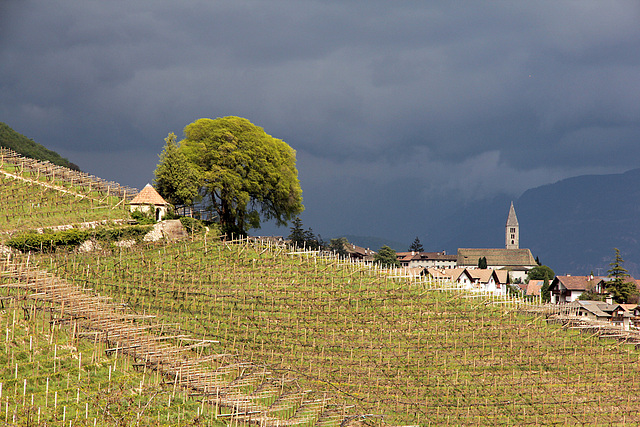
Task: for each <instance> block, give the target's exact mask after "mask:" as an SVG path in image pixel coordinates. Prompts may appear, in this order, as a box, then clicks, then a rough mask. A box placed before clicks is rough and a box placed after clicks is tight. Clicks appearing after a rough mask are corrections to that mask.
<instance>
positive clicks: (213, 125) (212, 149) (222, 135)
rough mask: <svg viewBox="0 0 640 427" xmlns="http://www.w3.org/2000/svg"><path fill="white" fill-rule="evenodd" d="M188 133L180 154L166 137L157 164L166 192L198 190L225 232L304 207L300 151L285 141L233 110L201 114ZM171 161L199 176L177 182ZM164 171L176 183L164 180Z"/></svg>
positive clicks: (281, 221)
mask: <svg viewBox="0 0 640 427" xmlns="http://www.w3.org/2000/svg"><path fill="white" fill-rule="evenodd" d="M184 135H185V138H184V139H183V140H182V141H180V143H179V146H178V147H177V152H178V154H176V153H173V151H172V150H173V149H172V148H169V147H170V143H169V141H167V146H166V147H165V152H166V154H165V156H164V157H163V156H162V155H161V159H160V164H159V165H158V168H157V169H156V182H157V184H158V187H159V188H158V191H159V192H160V194H161V195H162V196H163V197H167V199H168V200H171V199H172V198H175V199H181V198H182V200H183V201H187V200H188V199H189V197H182V196H180V195H179V193H180V192H182V194H187V195H188V196H190V195H192V194H194V191H196V192H197V193H199V194H200V195H201V196H203V197H205V198H206V200H207V202H208V203H211V205H212V207H213V210H214V211H215V212H216V213H217V214H218V217H219V220H220V225H221V228H222V231H223V232H225V233H230V232H233V233H240V234H245V233H246V232H247V230H248V229H250V228H259V227H260V221H261V219H263V220H275V222H276V224H277V225H286V224H287V222H288V221H290V220H292V219H293V218H295V217H296V215H298V214H300V213H301V212H302V211H303V209H304V207H303V205H302V189H301V188H300V181H299V180H298V170H297V169H296V153H295V150H293V149H292V148H291V147H290V146H289V145H288V144H287V143H285V142H284V141H282V140H280V139H277V138H274V137H272V136H271V135H268V134H267V133H266V132H265V131H264V129H262V128H261V127H259V126H256V125H254V124H253V123H251V122H250V121H249V120H247V119H244V118H241V117H234V116H229V117H223V118H218V119H215V120H212V119H199V120H196V121H195V122H193V123H191V124H189V125H187V126H186V127H185V128H184ZM168 148H169V150H167V149H168ZM181 156H184V158H182V157H181ZM172 163H173V164H174V165H176V164H177V165H180V167H181V168H184V167H187V166H188V172H187V175H189V174H190V172H191V171H193V173H194V175H193V176H194V177H195V178H196V179H195V180H193V181H192V180H191V179H185V180H183V181H180V183H178V184H176V185H174V184H173V183H175V180H176V178H175V177H169V174H166V173H164V171H165V170H167V169H168V170H170V169H171V168H169V167H167V165H168V164H172ZM185 170H187V169H185ZM165 176H167V177H169V178H168V180H169V182H171V183H172V184H171V185H169V184H168V183H167V184H162V185H160V181H162V180H164V177H165ZM178 190H180V191H178Z"/></svg>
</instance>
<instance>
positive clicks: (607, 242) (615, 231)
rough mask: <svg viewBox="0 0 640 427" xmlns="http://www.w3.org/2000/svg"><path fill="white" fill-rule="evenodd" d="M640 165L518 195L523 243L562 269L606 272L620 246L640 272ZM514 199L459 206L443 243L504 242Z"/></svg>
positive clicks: (441, 236) (442, 231) (442, 229)
mask: <svg viewBox="0 0 640 427" xmlns="http://www.w3.org/2000/svg"><path fill="white" fill-rule="evenodd" d="M639 196H640V169H635V170H631V171H628V172H626V173H622V174H611V175H585V176H578V177H574V178H569V179H565V180H562V181H559V182H556V183H554V184H549V185H544V186H541V187H537V188H533V189H530V190H527V191H525V192H524V193H523V194H522V195H521V196H520V197H519V198H517V199H515V200H513V202H514V206H515V209H516V213H517V215H518V221H519V223H520V247H525V248H529V249H531V252H532V253H533V255H534V256H537V257H539V258H540V261H541V262H542V263H544V264H546V265H549V266H550V267H551V268H553V269H554V271H555V272H556V273H557V274H572V275H588V274H589V273H590V272H591V271H593V272H594V274H596V275H606V274H607V270H608V269H609V263H610V262H611V260H612V259H613V254H614V251H613V248H619V249H620V253H621V254H622V257H623V259H624V260H625V268H627V269H628V270H629V272H630V273H631V274H632V275H634V276H635V277H640V223H639V222H638V220H637V218H638V216H639V214H640V206H638V203H637V202H636V201H637V200H638V197H639ZM511 200H512V199H511V198H509V197H507V196H498V197H495V198H493V199H486V200H481V201H477V202H475V203H474V205H473V206H472V207H466V208H461V209H458V210H457V211H456V212H453V213H452V214H451V215H449V216H448V217H447V218H446V219H443V220H441V222H440V223H438V226H436V227H433V231H432V239H433V241H435V242H442V244H441V245H439V246H437V247H438V248H440V247H443V248H446V249H447V250H448V251H455V250H456V249H457V248H458V247H498V248H499V247H503V246H504V226H505V222H506V220H507V213H508V209H509V203H510V201H511Z"/></svg>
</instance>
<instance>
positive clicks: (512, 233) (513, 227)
mask: <svg viewBox="0 0 640 427" xmlns="http://www.w3.org/2000/svg"><path fill="white" fill-rule="evenodd" d="M505 246H506V248H507V249H519V248H520V226H519V225H518V217H517V216H516V210H515V209H514V208H513V202H511V207H510V208H509V216H508V217H507V226H506V228H505Z"/></svg>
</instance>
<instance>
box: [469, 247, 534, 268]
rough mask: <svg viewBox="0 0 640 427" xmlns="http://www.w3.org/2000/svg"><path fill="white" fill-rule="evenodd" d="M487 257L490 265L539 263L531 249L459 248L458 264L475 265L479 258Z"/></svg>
mask: <svg viewBox="0 0 640 427" xmlns="http://www.w3.org/2000/svg"><path fill="white" fill-rule="evenodd" d="M482 257H485V258H487V265H489V266H504V267H535V266H536V265H538V264H537V263H536V260H535V259H534V258H533V255H531V251H530V250H529V249H468V248H460V249H458V265H459V266H464V267H472V266H473V267H475V266H477V265H478V260H479V259H480V258H482Z"/></svg>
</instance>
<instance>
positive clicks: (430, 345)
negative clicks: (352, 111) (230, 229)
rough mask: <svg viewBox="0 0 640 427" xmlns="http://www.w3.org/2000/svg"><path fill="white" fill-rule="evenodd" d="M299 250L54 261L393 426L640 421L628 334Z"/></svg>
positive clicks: (172, 248) (217, 249) (175, 249)
mask: <svg viewBox="0 0 640 427" xmlns="http://www.w3.org/2000/svg"><path fill="white" fill-rule="evenodd" d="M299 257H300V255H297V256H293V257H292V256H287V255H284V254H275V253H274V252H272V251H269V250H266V249H264V248H254V247H251V246H249V245H244V246H236V245H225V244H220V243H215V242H211V241H209V242H207V243H205V242H204V241H202V240H200V241H196V242H193V243H180V244H176V245H169V246H166V247H150V248H148V249H146V250H140V249H136V250H133V251H122V252H120V253H117V254H112V255H101V256H96V255H80V256H74V257H57V258H56V259H54V260H53V263H55V265H56V268H57V271H58V273H59V274H60V275H64V276H67V277H69V278H72V279H74V280H76V281H77V282H78V283H79V284H82V285H83V286H90V287H93V288H95V289H96V290H97V291H98V292H100V293H103V294H106V295H110V296H112V297H114V298H116V299H117V300H121V301H123V302H126V303H128V304H130V305H131V306H132V307H133V308H134V309H135V310H136V311H139V312H141V311H146V312H155V313H158V314H159V315H160V318H162V319H165V320H167V321H174V322H178V323H179V324H180V325H181V327H182V328H183V330H187V331H188V332H190V333H191V334H193V335H194V336H198V337H206V338H211V339H218V340H220V341H221V347H220V348H215V349H212V351H229V352H237V353H239V354H240V355H243V356H244V357H245V358H246V359H251V360H253V361H256V362H259V363H264V364H268V365H269V366H270V367H271V368H274V369H275V371H276V372H278V369H279V370H280V372H293V373H295V375H296V376H297V377H298V378H299V382H300V383H301V384H302V386H303V388H308V389H309V390H313V391H314V392H315V393H316V396H318V397H325V396H328V397H332V398H333V402H335V403H338V404H342V402H345V403H346V404H348V405H355V406H356V408H354V409H353V410H351V411H349V412H351V413H359V414H372V415H375V416H377V415H384V420H385V421H386V422H388V423H391V424H392V425H396V424H416V423H420V424H423V425H428V424H433V425H441V424H446V423H448V422H450V423H452V424H462V425H478V424H480V425H496V424H498V425H536V424H547V425H550V424H554V423H560V424H562V423H565V422H566V423H570V424H574V423H584V424H588V425H598V424H601V425H605V424H606V425H610V424H611V423H613V424H618V423H623V422H638V421H640V418H638V417H639V415H638V413H637V406H638V404H639V403H640V393H639V392H640V383H639V380H638V361H639V358H638V353H637V352H635V351H633V350H631V349H630V348H628V347H625V346H624V345H620V344H618V343H613V342H604V341H599V340H597V339H594V338H591V337H589V336H587V335H582V334H579V333H578V332H575V331H567V330H562V329H561V328H560V327H558V326H551V325H547V324H546V322H545V321H544V319H541V318H537V319H534V318H530V317H526V316H523V315H519V314H518V313H517V312H515V311H511V310H509V309H506V308H503V306H501V305H496V304H488V303H487V301H483V300H478V299H471V298H465V297H464V296H463V295H461V294H458V293H455V292H448V291H437V290H432V289H429V288H425V287H423V286H417V285H410V284H406V283H397V282H393V281H389V280H385V279H381V278H379V277H377V276H375V275H373V274H371V273H370V272H369V271H367V270H366V269H362V268H357V267H354V268H345V267H340V266H339V265H336V264H335V263H331V262H329V263H327V262H325V261H323V260H315V259H312V258H310V259H301V258H299ZM276 368H277V369H276ZM621 388H623V389H624V393H621V392H620V390H621ZM378 419H379V418H376V417H370V418H369V420H371V421H376V420H378Z"/></svg>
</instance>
